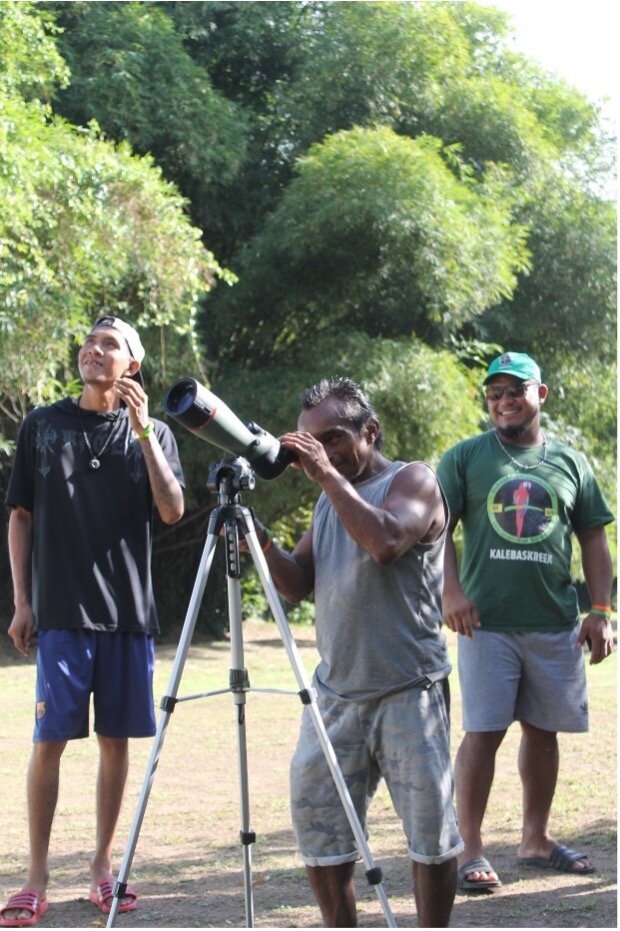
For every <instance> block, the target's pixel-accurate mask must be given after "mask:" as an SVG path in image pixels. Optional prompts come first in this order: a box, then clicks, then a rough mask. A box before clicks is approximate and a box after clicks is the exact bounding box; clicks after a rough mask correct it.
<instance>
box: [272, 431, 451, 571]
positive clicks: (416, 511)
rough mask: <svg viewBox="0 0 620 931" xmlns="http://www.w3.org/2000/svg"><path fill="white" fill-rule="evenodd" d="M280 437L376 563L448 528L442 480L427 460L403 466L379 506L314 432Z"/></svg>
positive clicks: (390, 558)
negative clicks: (333, 461) (360, 491)
mask: <svg viewBox="0 0 620 931" xmlns="http://www.w3.org/2000/svg"><path fill="white" fill-rule="evenodd" d="M281 441H282V444H283V445H284V446H285V447H286V448H288V449H292V450H293V451H294V452H295V453H296V454H297V457H298V461H299V465H300V466H301V467H302V468H303V469H304V471H305V473H306V475H307V476H308V478H310V479H311V480H312V481H315V482H317V483H318V484H319V485H320V486H321V488H322V490H323V491H324V492H325V494H326V495H327V497H328V498H329V500H330V502H331V504H332V505H333V507H334V510H335V511H336V513H337V514H338V516H339V518H340V520H341V521H342V523H343V524H344V526H345V527H346V529H347V531H348V532H349V534H350V535H351V537H353V539H354V540H355V542H356V543H357V544H358V546H360V547H361V548H362V549H364V550H365V551H366V552H367V553H368V554H369V555H370V556H372V558H373V559H374V560H375V562H377V563H379V564H385V563H390V562H393V561H394V560H396V559H398V558H399V556H402V554H403V553H405V552H406V551H407V550H408V549H410V548H411V547H412V546H414V545H415V544H416V543H419V542H420V541H424V542H426V541H429V542H430V541H432V540H434V539H436V538H437V537H438V536H439V534H440V533H441V531H442V530H443V527H444V507H443V500H442V497H441V492H440V489H439V483H438V482H437V479H436V478H435V475H434V474H433V472H432V471H431V470H430V469H429V468H428V466H426V465H424V463H422V462H412V463H410V464H409V465H408V466H405V467H404V468H403V469H401V471H400V472H399V473H398V475H397V476H396V477H395V478H394V481H393V482H392V485H391V488H390V492H389V494H388V496H387V498H386V499H385V501H384V502H383V505H382V506H381V507H374V506H373V505H371V504H368V502H367V501H364V499H363V498H361V497H360V495H359V494H358V493H357V491H356V490H355V487H354V486H353V485H352V484H351V483H350V482H349V481H348V480H347V479H346V478H345V477H344V476H343V475H341V474H340V473H339V472H338V470H337V469H335V468H334V466H332V464H331V463H330V461H329V459H328V457H327V454H326V452H325V448H324V447H323V445H322V444H321V443H320V442H319V441H318V440H316V439H315V438H314V437H313V436H312V435H311V434H310V433H300V432H297V433H288V434H286V435H285V436H283V437H281Z"/></svg>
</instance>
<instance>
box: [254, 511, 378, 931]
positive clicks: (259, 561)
mask: <svg viewBox="0 0 620 931" xmlns="http://www.w3.org/2000/svg"><path fill="white" fill-rule="evenodd" d="M247 525H248V530H247V532H246V533H245V540H246V543H247V544H248V547H249V550H250V553H251V555H252V559H253V561H254V565H255V567H256V570H257V572H258V574H259V577H260V580H261V583H262V586H263V589H264V592H265V595H266V597H267V601H268V602H269V607H270V608H271V613H272V614H273V617H274V619H275V621H276V624H277V626H278V631H279V633H280V637H281V638H282V642H283V644H284V647H285V649H286V653H287V655H288V658H289V660H290V663H291V666H292V669H293V672H294V674H295V678H296V680H297V684H298V685H299V687H300V697H301V700H302V702H303V703H304V704H306V705H308V707H309V710H310V713H311V715H312V721H313V724H314V729H315V731H316V735H317V738H318V740H319V743H320V744H321V748H322V750H323V754H324V756H325V760H326V762H327V765H328V766H329V769H330V772H331V774H332V777H333V779H334V782H335V784H336V789H337V790H338V794H339V796H340V800H341V802H342V804H343V807H344V810H345V813H346V815H347V818H348V820H349V824H350V825H351V830H352V831H353V834H354V836H355V840H356V842H357V846H358V849H359V851H360V853H361V855H362V859H363V861H364V864H365V866H366V879H367V880H368V883H369V885H371V886H374V889H375V892H376V893H377V897H378V899H379V901H380V903H381V907H382V908H383V913H384V915H385V918H386V921H387V924H388V927H390V928H395V927H396V922H395V921H394V916H393V915H392V910H391V908H390V903H389V901H388V899H387V896H386V894H385V890H384V888H383V882H382V874H381V869H380V868H379V867H377V866H375V863H374V860H373V856H372V853H371V852H370V847H369V846H368V842H367V841H366V837H365V835H364V831H363V829H362V826H361V824H360V821H359V818H358V816H357V812H356V810H355V806H354V804H353V800H352V798H351V795H350V793H349V789H348V786H347V784H346V781H345V778H344V776H343V774H342V770H341V769H340V765H339V763H338V759H337V757H336V754H335V752H334V748H333V746H332V743H331V741H330V739H329V736H328V734H327V731H326V729H325V725H324V723H323V719H322V718H321V715H320V713H319V710H318V706H317V701H316V695H315V693H314V689H313V688H312V686H311V683H310V680H309V679H308V676H307V674H306V671H305V669H304V667H303V663H302V661H301V657H300V656H299V651H298V650H297V644H296V643H295V641H294V639H293V635H292V634H291V631H290V628H289V626H288V622H287V620H286V615H285V613H284V609H283V607H282V604H281V602H280V597H279V595H278V592H277V589H276V587H275V585H274V584H273V581H272V579H271V576H270V573H269V569H268V567H267V561H266V560H265V557H264V555H263V552H262V550H261V547H260V544H259V542H258V537H257V536H256V530H255V529H254V522H253V520H252V518H251V516H250V517H249V518H248V519H247Z"/></svg>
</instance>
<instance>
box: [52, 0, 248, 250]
mask: <svg viewBox="0 0 620 931" xmlns="http://www.w3.org/2000/svg"><path fill="white" fill-rule="evenodd" d="M201 5H202V4H201ZM49 6H50V9H51V10H52V11H54V13H55V14H56V21H57V23H58V24H59V26H61V27H62V30H63V32H62V33H61V35H60V38H59V43H58V44H59V49H60V51H61V53H62V55H63V56H64V57H65V59H66V61H67V63H68V65H69V67H70V69H71V82H70V84H69V85H68V86H67V87H65V88H63V89H62V90H61V91H60V92H59V93H58V94H57V95H56V100H55V105H56V108H57V110H58V111H59V112H61V113H63V114H64V115H65V116H66V117H67V118H68V119H69V120H70V121H71V122H72V123H74V124H76V125H79V126H87V125H88V124H89V123H90V121H91V120H93V119H94V120H96V121H97V123H98V124H99V125H100V126H102V127H103V129H104V131H105V133H106V134H107V135H109V136H111V137H112V138H114V139H117V140H119V141H120V140H127V141H128V142H129V143H130V144H131V147H132V149H133V151H134V152H137V153H140V154H143V155H146V154H150V155H151V156H152V157H153V158H154V159H155V161H156V162H157V164H158V165H159V166H160V168H161V169H162V171H163V172H164V174H165V176H166V178H167V179H168V180H169V181H173V182H174V183H175V184H176V185H177V186H178V187H179V189H180V191H181V193H182V194H184V195H185V196H186V197H187V198H189V199H190V209H191V213H192V219H193V221H194V223H196V224H197V225H199V226H200V228H201V229H202V231H203V234H204V236H205V241H206V242H209V243H213V242H214V241H215V240H216V239H217V240H221V239H223V238H225V237H226V236H227V235H228V233H227V231H226V226H227V220H228V217H227V214H226V213H225V212H223V213H222V212H221V211H220V207H219V200H220V196H221V192H222V190H223V189H225V188H226V186H227V185H229V184H232V183H235V181H236V177H237V174H238V172H239V170H240V167H241V165H242V164H243V161H244V158H245V149H246V145H247V140H246V135H247V133H246V120H245V116H244V113H243V110H242V108H240V107H239V106H238V105H237V104H236V103H235V102H234V101H232V100H227V99H226V98H225V97H224V96H223V95H222V94H220V93H219V92H218V91H217V90H215V89H214V87H213V85H212V83H211V81H210V78H209V75H208V73H207V72H206V71H205V70H204V69H203V68H202V67H200V66H199V65H198V64H196V63H195V62H194V61H193V60H192V58H191V57H190V56H189V55H188V54H187V52H186V51H185V49H184V47H183V44H182V41H181V37H180V36H179V35H178V34H177V32H176V31H175V29H174V26H173V23H172V21H171V19H170V18H169V17H168V16H167V15H166V13H165V12H164V9H160V8H159V7H158V5H157V4H151V3H148V4H145V3H135V2H129V3H123V2H112V3H105V4H99V3H84V2H77V3H64V2H61V3H51V4H49ZM164 7H165V4H164Z"/></svg>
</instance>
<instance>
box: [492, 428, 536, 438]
mask: <svg viewBox="0 0 620 931" xmlns="http://www.w3.org/2000/svg"><path fill="white" fill-rule="evenodd" d="M527 428H528V424H520V425H515V426H514V427H496V428H495V429H496V430H497V432H498V433H499V434H500V435H501V436H503V437H504V439H506V440H518V439H519V437H521V436H523V434H524V433H525V432H526V430H527Z"/></svg>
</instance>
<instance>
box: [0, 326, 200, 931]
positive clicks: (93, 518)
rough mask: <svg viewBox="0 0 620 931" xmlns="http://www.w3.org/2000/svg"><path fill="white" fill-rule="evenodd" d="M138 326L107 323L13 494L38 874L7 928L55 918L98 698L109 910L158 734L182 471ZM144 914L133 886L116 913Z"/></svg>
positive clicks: (29, 431)
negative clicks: (163, 552) (29, 671)
mask: <svg viewBox="0 0 620 931" xmlns="http://www.w3.org/2000/svg"><path fill="white" fill-rule="evenodd" d="M143 358H144V349H143V347H142V344H141V341H140V338H139V336H138V333H137V332H136V330H135V329H134V328H133V327H131V326H129V324H127V323H125V322H124V321H122V320H120V319H119V318H118V317H103V318H100V319H99V320H98V321H97V322H96V323H95V326H94V327H93V329H92V331H91V332H90V333H89V335H88V336H87V337H86V340H85V343H84V345H83V346H82V348H81V349H80V352H79V356H78V366H79V371H80V376H81V379H82V382H83V389H82V394H81V396H80V398H79V399H78V400H77V401H74V400H72V399H70V398H65V399H64V400H63V401H59V402H57V403H55V404H52V405H50V406H48V407H43V408H38V409H36V410H34V411H32V412H31V413H30V414H29V415H28V416H27V417H26V419H25V421H24V424H23V425H22V429H21V431H20V435H19V438H18V444H17V453H16V457H15V463H14V467H13V471H12V474H11V480H10V483H9V490H8V493H7V504H8V505H9V507H10V508H11V509H12V510H11V516H10V519H9V552H10V556H11V569H12V575H13V588H14V597H15V613H14V616H13V619H12V622H11V626H10V628H9V636H10V637H11V638H12V640H13V642H14V644H15V647H16V648H17V649H18V650H19V651H20V652H21V653H23V654H24V655H27V652H28V648H29V646H30V645H31V643H32V640H33V636H34V632H35V631H36V632H37V637H38V651H37V695H36V706H35V729H34V745H33V753H32V759H31V763H30V770H29V777H28V814H29V825H30V869H29V873H28V878H27V882H26V884H25V886H24V888H23V889H22V890H21V892H19V893H17V895H15V896H13V897H12V898H11V899H9V901H8V902H7V904H6V905H5V906H4V908H3V909H2V910H1V912H0V924H1V925H4V926H7V925H8V926H13V927H15V926H22V925H32V924H36V923H37V921H38V919H39V917H40V916H41V915H42V914H43V912H45V911H46V909H47V900H46V889H47V883H48V878H49V871H48V849H49V842H50V835H51V828H52V822H53V818H54V812H55V808H56V800H57V794H58V783H59V769H60V759H61V756H62V753H63V751H64V749H65V746H66V743H67V741H68V740H72V739H75V738H79V737H85V736H87V734H88V728H89V703H90V694H91V693H92V694H93V698H94V710H95V719H94V729H95V731H96V733H97V738H98V742H99V753H100V765H99V774H98V780H97V834H96V838H97V840H96V848H95V853H94V856H93V857H92V859H91V861H90V872H91V890H90V899H91V901H92V902H94V904H95V905H97V907H98V908H100V909H101V911H103V912H108V911H109V910H110V905H111V902H112V897H113V886H114V881H113V878H112V872H111V867H112V864H111V856H112V845H113V841H114V835H115V830H116V824H117V820H118V815H119V812H120V807H121V802H122V798H123V791H124V787H125V781H126V777H127V769H128V738H129V737H140V736H151V735H152V734H153V733H154V732H155V719H154V712H153V691H152V672H153V635H154V634H155V633H156V632H157V630H158V624H157V613H156V609H155V603H154V599H153V591H152V584H151V571H150V558H151V540H152V521H153V513H154V507H156V508H157V510H158V512H159V514H160V516H161V518H162V520H164V521H165V522H166V523H169V524H172V523H175V522H176V521H178V520H179V519H180V518H181V517H182V515H183V509H184V503H183V490H182V485H183V473H182V469H181V465H180V462H179V458H178V451H177V447H176V443H175V440H174V437H173V436H172V433H171V432H170V430H169V428H168V427H167V426H166V425H165V424H164V423H162V422H160V421H154V420H152V419H150V418H149V415H148V398H147V396H146V393H145V391H144V383H143V381H142V376H141V373H140V366H141V362H142V359H143ZM135 907H136V895H135V893H133V892H131V891H130V890H127V894H126V895H125V897H124V898H122V899H121V902H120V906H119V911H129V910H132V909H134V908H135Z"/></svg>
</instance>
